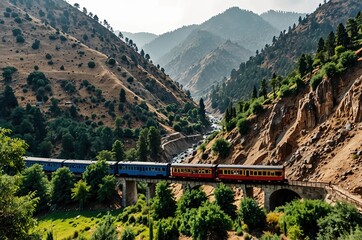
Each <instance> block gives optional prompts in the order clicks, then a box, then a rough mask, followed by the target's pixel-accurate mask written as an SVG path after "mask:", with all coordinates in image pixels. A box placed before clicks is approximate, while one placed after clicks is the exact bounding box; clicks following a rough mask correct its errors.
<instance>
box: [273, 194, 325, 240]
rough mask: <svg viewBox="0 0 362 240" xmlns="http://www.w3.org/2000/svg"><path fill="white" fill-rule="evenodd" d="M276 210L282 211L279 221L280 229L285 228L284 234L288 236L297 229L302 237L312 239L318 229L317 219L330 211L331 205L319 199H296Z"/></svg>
mask: <svg viewBox="0 0 362 240" xmlns="http://www.w3.org/2000/svg"><path fill="white" fill-rule="evenodd" d="M277 211H283V212H284V214H283V215H282V217H281V219H280V221H279V224H280V226H281V229H285V230H287V232H285V231H284V234H288V236H289V235H291V234H292V233H293V231H295V230H297V231H299V232H300V233H299V234H300V235H301V236H300V237H301V238H302V239H304V238H306V237H308V238H309V239H314V238H315V236H316V235H317V233H318V232H319V230H320V229H319V226H318V224H317V222H318V219H320V218H323V217H325V216H327V215H328V214H329V213H330V212H331V206H330V205H329V204H328V203H326V202H324V201H321V200H303V201H300V200H296V201H293V202H290V203H288V204H286V205H285V206H283V207H280V208H277ZM291 229H292V230H293V231H291Z"/></svg>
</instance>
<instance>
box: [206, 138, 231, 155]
mask: <svg viewBox="0 0 362 240" xmlns="http://www.w3.org/2000/svg"><path fill="white" fill-rule="evenodd" d="M230 147H231V144H230V143H229V142H228V141H226V140H225V139H223V138H218V139H216V141H215V143H214V144H213V145H212V147H211V150H212V151H214V152H216V153H218V154H219V155H220V156H221V157H222V158H225V157H227V156H228V155H229V151H230Z"/></svg>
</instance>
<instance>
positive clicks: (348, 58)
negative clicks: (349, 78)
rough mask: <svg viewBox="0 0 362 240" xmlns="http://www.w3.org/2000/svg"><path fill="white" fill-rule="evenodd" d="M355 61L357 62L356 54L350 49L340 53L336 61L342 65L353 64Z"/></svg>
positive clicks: (348, 65)
mask: <svg viewBox="0 0 362 240" xmlns="http://www.w3.org/2000/svg"><path fill="white" fill-rule="evenodd" d="M355 62H357V56H356V54H354V52H352V51H350V50H348V51H346V52H344V53H342V54H341V55H340V57H339V59H338V63H340V64H341V65H342V66H343V67H350V66H352V65H353V64H355Z"/></svg>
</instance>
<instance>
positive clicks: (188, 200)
mask: <svg viewBox="0 0 362 240" xmlns="http://www.w3.org/2000/svg"><path fill="white" fill-rule="evenodd" d="M206 201H207V197H206V194H205V192H204V191H202V190H201V189H200V188H197V189H186V191H185V192H184V194H183V195H182V197H181V198H180V200H179V201H178V202H177V212H178V214H182V213H185V212H186V211H187V210H189V209H191V208H199V207H200V206H201V205H202V204H203V203H204V202H206Z"/></svg>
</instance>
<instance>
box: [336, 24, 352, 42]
mask: <svg viewBox="0 0 362 240" xmlns="http://www.w3.org/2000/svg"><path fill="white" fill-rule="evenodd" d="M336 42H337V46H339V45H341V46H343V47H347V46H348V44H349V37H348V34H347V31H346V29H345V27H344V25H343V24H342V23H340V24H339V25H338V27H337V34H336Z"/></svg>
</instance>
